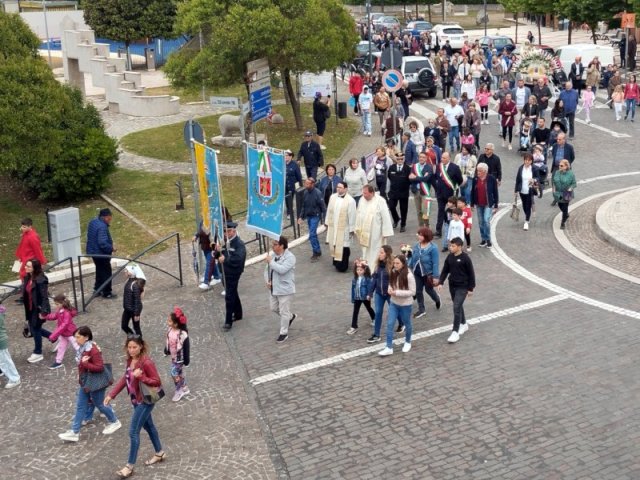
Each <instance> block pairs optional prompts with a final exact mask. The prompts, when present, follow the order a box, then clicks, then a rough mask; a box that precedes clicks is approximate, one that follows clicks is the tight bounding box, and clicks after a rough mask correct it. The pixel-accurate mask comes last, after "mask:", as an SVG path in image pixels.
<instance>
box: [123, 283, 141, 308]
mask: <svg viewBox="0 0 640 480" xmlns="http://www.w3.org/2000/svg"><path fill="white" fill-rule="evenodd" d="M122 308H124V309H125V310H127V311H128V312H133V314H134V315H135V316H136V317H137V316H140V313H141V312H142V290H141V289H140V285H139V284H138V281H137V279H135V278H130V279H129V280H127V283H125V284H124V293H123V295H122Z"/></svg>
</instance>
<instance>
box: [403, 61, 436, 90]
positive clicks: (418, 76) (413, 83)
mask: <svg viewBox="0 0 640 480" xmlns="http://www.w3.org/2000/svg"><path fill="white" fill-rule="evenodd" d="M400 71H401V72H402V75H404V78H405V80H407V81H408V82H409V88H410V89H411V91H412V92H413V93H415V94H420V93H426V94H427V95H429V97H435V96H436V93H437V91H438V82H439V80H440V76H439V75H436V74H435V71H436V69H435V67H434V66H433V63H431V60H429V59H428V58H427V57H422V56H419V55H412V56H408V57H402V64H401V65H400Z"/></svg>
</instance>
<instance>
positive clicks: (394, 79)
mask: <svg viewBox="0 0 640 480" xmlns="http://www.w3.org/2000/svg"><path fill="white" fill-rule="evenodd" d="M403 80H404V76H403V75H402V72H400V70H387V71H386V72H384V74H383V75H382V86H383V87H384V88H385V89H386V90H387V91H388V92H397V91H398V90H400V89H401V88H402V81H403Z"/></svg>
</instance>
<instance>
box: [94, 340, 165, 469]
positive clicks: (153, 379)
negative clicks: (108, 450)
mask: <svg viewBox="0 0 640 480" xmlns="http://www.w3.org/2000/svg"><path fill="white" fill-rule="evenodd" d="M125 352H126V355H127V368H126V370H125V373H124V375H123V376H122V377H121V378H120V380H118V383H116V384H115V386H114V387H113V389H112V390H111V392H109V395H107V397H106V398H105V399H104V404H105V405H109V403H110V402H111V400H113V399H114V398H116V396H117V395H118V394H119V393H120V392H121V391H122V389H123V388H125V386H126V387H127V393H128V394H129V398H130V399H131V403H132V405H133V416H132V417H131V426H130V427H129V439H130V440H131V443H130V446H129V459H128V461H127V464H126V465H125V466H124V467H123V468H122V469H120V470H118V472H116V474H117V475H118V476H119V477H120V478H128V477H130V476H131V475H133V467H134V466H135V464H136V460H137V458H138V449H139V448H140V430H142V429H143V428H144V429H145V430H146V431H147V433H148V434H149V438H150V439H151V443H152V444H153V449H154V452H155V453H154V455H153V457H151V458H150V459H149V460H147V461H146V462H144V464H145V465H153V464H155V463H158V462H162V461H163V460H164V458H165V452H164V450H162V444H161V443H160V436H159V435H158V430H156V426H155V425H154V424H153V418H151V413H152V412H153V407H154V406H155V404H154V403H146V402H147V401H148V400H147V399H145V396H144V394H143V392H142V389H143V388H151V389H159V390H161V389H162V382H161V381H160V376H159V375H158V370H157V369H156V366H155V364H154V363H153V360H151V357H150V356H149V354H148V349H147V344H146V343H145V342H144V341H143V340H142V338H141V337H139V336H137V335H132V336H129V337H128V338H127V341H126V342H125ZM143 384H144V385H145V386H146V387H142V385H143Z"/></svg>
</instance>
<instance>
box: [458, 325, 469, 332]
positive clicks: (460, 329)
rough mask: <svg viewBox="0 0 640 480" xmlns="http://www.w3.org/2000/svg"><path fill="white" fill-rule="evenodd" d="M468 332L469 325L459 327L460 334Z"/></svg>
mask: <svg viewBox="0 0 640 480" xmlns="http://www.w3.org/2000/svg"><path fill="white" fill-rule="evenodd" d="M467 330H469V325H468V324H466V323H463V324H462V325H460V327H458V334H459V335H462V334H463V333H465V332H466V331H467Z"/></svg>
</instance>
